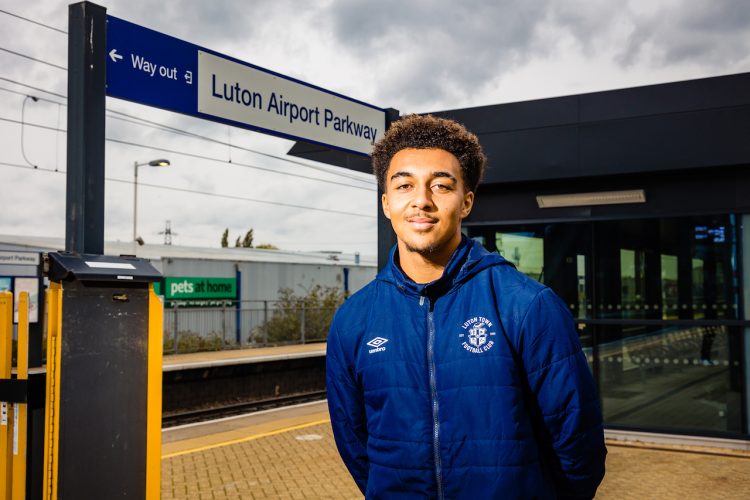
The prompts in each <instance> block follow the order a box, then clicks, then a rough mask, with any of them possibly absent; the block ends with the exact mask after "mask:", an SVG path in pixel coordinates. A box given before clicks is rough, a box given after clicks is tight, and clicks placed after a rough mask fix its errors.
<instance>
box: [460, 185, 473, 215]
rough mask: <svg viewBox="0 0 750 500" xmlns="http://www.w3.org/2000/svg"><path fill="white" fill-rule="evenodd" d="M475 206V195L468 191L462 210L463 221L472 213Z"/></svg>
mask: <svg viewBox="0 0 750 500" xmlns="http://www.w3.org/2000/svg"><path fill="white" fill-rule="evenodd" d="M473 206H474V193H473V192H472V191H468V192H467V193H466V194H464V206H463V207H462V208H461V219H465V218H466V217H468V216H469V214H470V213H471V208H472V207H473Z"/></svg>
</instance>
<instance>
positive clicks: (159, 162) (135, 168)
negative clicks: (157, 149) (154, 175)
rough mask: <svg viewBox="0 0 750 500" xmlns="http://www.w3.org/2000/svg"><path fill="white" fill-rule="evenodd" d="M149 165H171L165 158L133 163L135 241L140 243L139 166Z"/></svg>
mask: <svg viewBox="0 0 750 500" xmlns="http://www.w3.org/2000/svg"><path fill="white" fill-rule="evenodd" d="M146 165H148V166H149V167H168V166H169V160H165V159H159V160H151V161H148V162H144V163H138V162H137V161H136V162H134V163H133V172H134V174H135V177H134V179H133V241H134V242H137V243H138V244H140V245H142V244H143V243H142V241H143V240H142V239H140V241H139V238H138V230H137V227H138V167H144V166H146Z"/></svg>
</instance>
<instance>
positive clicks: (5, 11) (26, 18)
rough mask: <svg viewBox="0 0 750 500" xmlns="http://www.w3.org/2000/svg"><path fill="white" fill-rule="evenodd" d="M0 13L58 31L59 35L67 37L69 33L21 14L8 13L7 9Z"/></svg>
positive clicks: (1, 10) (0, 10)
mask: <svg viewBox="0 0 750 500" xmlns="http://www.w3.org/2000/svg"><path fill="white" fill-rule="evenodd" d="M0 13H3V14H6V15H8V16H13V17H17V18H18V19H22V20H24V21H28V22H30V23H34V24H36V25H38V26H42V27H44V28H48V29H51V30H53V31H57V32H59V33H62V34H63V35H67V34H68V32H67V31H65V30H61V29H60V28H55V27H54V26H50V25H49V24H44V23H42V22H39V21H35V20H33V19H29V18H28V17H23V16H21V15H19V14H14V13H13V12H8V11H7V10H5V9H0Z"/></svg>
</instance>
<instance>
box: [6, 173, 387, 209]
mask: <svg viewBox="0 0 750 500" xmlns="http://www.w3.org/2000/svg"><path fill="white" fill-rule="evenodd" d="M0 165H2V166H7V167H15V168H23V169H27V170H40V171H43V172H52V173H58V174H64V173H66V171H64V170H52V169H51V168H44V167H39V166H36V165H33V166H28V165H21V164H18V163H10V162H5V161H0ZM104 180H106V181H109V182H118V183H121V184H135V183H134V182H133V181H129V180H125V179H116V178H113V177H105V178H104ZM138 186H145V187H150V188H154V189H165V190H168V191H178V192H182V193H191V194H198V195H203V196H212V197H215V198H225V199H230V200H240V201H249V202H252V203H263V204H268V205H276V206H282V207H288V208H300V209H303V210H313V211H317V212H326V213H333V214H339V215H347V216H351V217H365V218H368V219H374V218H376V216H375V215H368V214H359V213H356V212H351V211H345V210H334V209H330V208H319V207H311V206H307V205H298V204H295V203H284V202H280V201H269V200H260V199H257V198H248V197H245V196H235V195H230V194H221V193H211V192H208V191H200V190H197V189H188V188H179V187H175V186H163V185H160V184H150V183H145V182H139V183H138Z"/></svg>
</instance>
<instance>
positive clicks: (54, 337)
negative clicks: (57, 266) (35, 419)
mask: <svg viewBox="0 0 750 500" xmlns="http://www.w3.org/2000/svg"><path fill="white" fill-rule="evenodd" d="M61 298H62V285H60V284H59V283H55V282H54V281H53V282H52V283H50V288H49V292H48V297H47V300H48V305H49V307H48V309H47V397H46V402H45V410H44V411H45V415H44V418H45V425H44V450H45V455H44V486H43V490H42V498H44V499H45V500H56V499H57V471H58V469H57V444H58V443H59V439H60V400H59V397H60V370H59V368H60V349H61V347H62V346H61V338H60V323H61V321H62V300H61Z"/></svg>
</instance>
